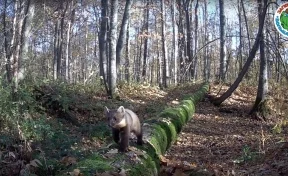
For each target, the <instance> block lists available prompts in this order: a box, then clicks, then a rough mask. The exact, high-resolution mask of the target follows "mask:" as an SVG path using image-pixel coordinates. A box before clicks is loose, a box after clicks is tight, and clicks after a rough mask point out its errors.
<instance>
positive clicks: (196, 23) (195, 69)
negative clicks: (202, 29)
mask: <svg viewBox="0 0 288 176" xmlns="http://www.w3.org/2000/svg"><path fill="white" fill-rule="evenodd" d="M198 6H199V3H198V0H196V6H195V27H194V51H195V54H196V52H197V49H198ZM193 62H194V64H193V69H192V80H193V81H195V80H196V79H197V67H198V56H197V55H195V57H194V60H193Z"/></svg>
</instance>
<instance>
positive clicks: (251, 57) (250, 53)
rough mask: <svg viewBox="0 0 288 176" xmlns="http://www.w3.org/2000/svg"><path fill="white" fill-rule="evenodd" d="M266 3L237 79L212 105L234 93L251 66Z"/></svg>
mask: <svg viewBox="0 0 288 176" xmlns="http://www.w3.org/2000/svg"><path fill="white" fill-rule="evenodd" d="M267 1H268V0H264V8H263V10H262V11H261V13H260V16H261V19H260V21H259V28H258V32H257V36H256V39H255V42H254V44H253V47H252V49H251V50H250V52H249V56H248V58H247V61H246V63H245V64H244V66H243V69H242V70H241V72H240V73H239V75H238V77H237V79H236V80H235V81H234V83H233V84H232V85H231V86H230V87H229V89H228V90H227V91H226V92H225V93H224V94H222V95H221V96H220V97H219V98H216V99H214V100H213V104H214V105H217V106H218V105H220V104H221V103H222V102H223V101H225V100H226V99H227V98H228V97H229V96H230V95H231V94H232V93H233V92H234V90H235V89H236V88H237V87H238V85H239V84H240V82H241V81H242V79H243V77H244V76H245V74H246V73H247V71H248V69H249V67H250V65H251V63H252V61H253V59H254V57H255V54H256V52H257V50H258V47H259V43H260V37H261V34H262V31H263V27H264V22H265V16H266V11H267Z"/></svg>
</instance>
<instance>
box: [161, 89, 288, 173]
mask: <svg viewBox="0 0 288 176" xmlns="http://www.w3.org/2000/svg"><path fill="white" fill-rule="evenodd" d="M219 87H220V86H213V87H212V88H211V91H210V94H211V95H214V96H215V95H216V94H217V93H218V91H219ZM227 88H228V87H227V86H226V87H224V88H223V90H226V89H227ZM220 95H221V93H220ZM255 96H256V91H255V88H254V89H253V88H247V87H246V88H245V90H243V89H242V90H241V89H240V90H239V89H238V90H237V91H236V92H235V93H234V94H233V95H232V96H231V97H230V98H229V99H227V100H226V101H225V102H224V103H223V105H222V106H221V107H216V106H214V105H213V104H211V103H210V102H209V101H208V99H206V101H203V102H200V103H199V104H198V105H197V108H196V113H195V115H194V118H193V119H192V120H191V121H190V122H188V124H187V125H186V126H185V127H184V129H183V131H182V132H181V134H180V135H179V137H178V139H177V142H176V143H175V144H174V145H173V146H172V147H171V148H170V149H169V151H168V152H167V154H166V155H165V165H166V167H162V172H163V174H162V175H169V174H167V172H168V173H169V172H170V173H171V170H173V172H177V174H175V175H177V176H178V175H181V176H185V172H184V171H185V165H186V166H190V167H186V168H187V170H191V169H192V170H194V172H195V175H197V174H198V175H216V176H218V175H263V176H264V175H265V176H268V175H269V176H278V175H279V176H280V175H288V168H287V166H288V143H287V142H288V129H287V127H284V128H283V129H282V130H283V131H281V133H279V134H276V132H275V125H276V124H277V121H278V120H279V119H277V117H276V116H273V117H271V118H274V119H271V118H270V119H269V120H268V122H262V121H257V120H252V119H251V116H249V115H248V112H249V111H250V109H251V107H252V105H253V103H254V99H255ZM274 115H276V114H274ZM273 128H274V130H273ZM285 142H286V143H285ZM169 165H170V167H169ZM175 166H176V167H175ZM177 166H178V167H177ZM191 166H192V167H191ZM165 173H166V174H165Z"/></svg>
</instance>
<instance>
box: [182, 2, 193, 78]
mask: <svg viewBox="0 0 288 176" xmlns="http://www.w3.org/2000/svg"><path fill="white" fill-rule="evenodd" d="M190 2H191V0H186V1H185V2H184V1H183V3H182V5H183V8H184V11H185V17H186V34H187V38H186V56H187V57H188V60H189V63H193V60H192V57H193V56H192V46H191V42H192V39H191V24H190V15H189V7H190ZM186 56H185V57H186ZM192 65H193V64H190V66H189V73H190V75H191V73H192V68H193V66H192ZM190 75H189V76H190Z"/></svg>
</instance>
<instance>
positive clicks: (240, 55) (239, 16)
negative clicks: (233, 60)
mask: <svg viewBox="0 0 288 176" xmlns="http://www.w3.org/2000/svg"><path fill="white" fill-rule="evenodd" d="M238 1H242V0H238ZM237 4H238V13H239V14H238V19H239V46H238V47H239V52H238V57H239V70H241V69H242V66H243V53H242V47H243V44H242V41H243V37H242V8H241V6H242V5H241V2H238V3H237Z"/></svg>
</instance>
